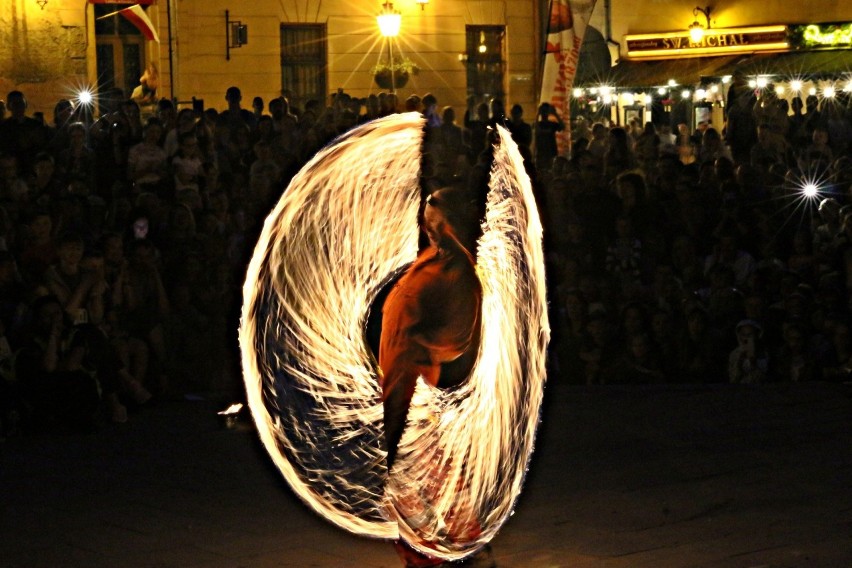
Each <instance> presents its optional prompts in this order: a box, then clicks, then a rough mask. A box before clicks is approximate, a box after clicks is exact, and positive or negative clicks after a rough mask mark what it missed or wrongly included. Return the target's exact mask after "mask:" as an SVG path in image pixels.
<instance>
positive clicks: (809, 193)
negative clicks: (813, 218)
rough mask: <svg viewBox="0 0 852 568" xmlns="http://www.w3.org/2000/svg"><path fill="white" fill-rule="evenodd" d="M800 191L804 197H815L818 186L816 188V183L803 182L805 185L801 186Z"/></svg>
mask: <svg viewBox="0 0 852 568" xmlns="http://www.w3.org/2000/svg"><path fill="white" fill-rule="evenodd" d="M802 193H803V194H804V195H805V197H816V196H817V194H818V193H819V188H817V186H816V184H814V183H808V184H805V187H803V188H802Z"/></svg>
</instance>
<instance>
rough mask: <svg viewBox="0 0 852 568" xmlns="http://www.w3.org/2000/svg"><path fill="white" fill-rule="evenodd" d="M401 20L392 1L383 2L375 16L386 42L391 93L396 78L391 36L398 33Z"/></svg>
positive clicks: (393, 89)
mask: <svg viewBox="0 0 852 568" xmlns="http://www.w3.org/2000/svg"><path fill="white" fill-rule="evenodd" d="M401 20H402V17H401V16H400V14H399V12H397V11H396V10H394V9H393V2H385V3H384V4H382V13H381V14H379V15H378V16H377V17H376V21H377V22H378V24H379V32H380V33H381V34H382V37H384V38H385V43H386V44H387V49H388V68H389V69H390V76H391V89H390V92H391V94H394V93H395V92H396V89H395V83H396V80H395V77H394V67H393V38H395V37H396V36H398V35H399V26H400V23H401Z"/></svg>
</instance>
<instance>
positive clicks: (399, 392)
mask: <svg viewBox="0 0 852 568" xmlns="http://www.w3.org/2000/svg"><path fill="white" fill-rule="evenodd" d="M412 396H414V382H413V381H412V382H411V384H410V385H409V384H407V383H406V381H398V382H397V383H396V384H395V385H393V387H392V388H391V389H390V392H386V393H384V420H385V448H386V449H387V452H388V459H387V464H388V471H390V469H391V467H392V466H393V463H394V461H395V460H396V450H397V446H399V441H400V440H401V439H402V432H403V430H405V419H406V417H407V416H408V407H409V405H410V404H411V397H412Z"/></svg>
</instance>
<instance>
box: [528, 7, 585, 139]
mask: <svg viewBox="0 0 852 568" xmlns="http://www.w3.org/2000/svg"><path fill="white" fill-rule="evenodd" d="M594 7H595V0H551V1H550V18H549V20H548V26H547V45H546V47H545V55H544V72H543V74H542V81H541V97H540V98H539V103H550V104H551V105H552V106H553V107H554V108H555V109H556V112H558V113H559V116H560V117H561V118H562V120H563V121H565V130H563V131H562V132H559V133H557V137H556V142H557V144H558V146H559V153H560V154H564V153H566V152H567V151H568V148H569V147H570V144H571V96H572V90H573V86H574V75H575V74H576V73H577V61H578V59H579V56H580V46H581V45H583V35H584V34H585V33H586V27H587V26H588V25H589V18H591V16H592V10H593V9H594Z"/></svg>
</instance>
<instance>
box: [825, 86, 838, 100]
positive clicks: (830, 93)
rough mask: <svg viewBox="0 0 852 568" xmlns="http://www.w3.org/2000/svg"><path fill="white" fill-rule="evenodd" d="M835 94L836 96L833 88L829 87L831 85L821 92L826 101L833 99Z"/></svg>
mask: <svg viewBox="0 0 852 568" xmlns="http://www.w3.org/2000/svg"><path fill="white" fill-rule="evenodd" d="M836 94H837V91H835V90H834V87H833V86H831V85H828V86H827V87H825V88H824V89H823V90H822V96H824V97H825V98H827V99H833V98H834V96H835V95H836Z"/></svg>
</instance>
